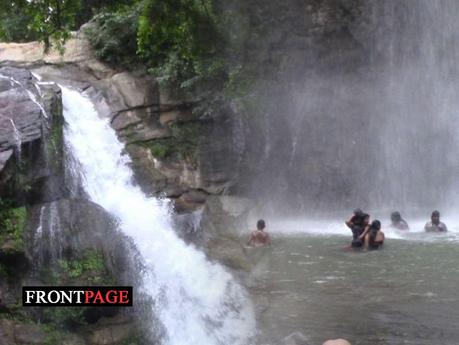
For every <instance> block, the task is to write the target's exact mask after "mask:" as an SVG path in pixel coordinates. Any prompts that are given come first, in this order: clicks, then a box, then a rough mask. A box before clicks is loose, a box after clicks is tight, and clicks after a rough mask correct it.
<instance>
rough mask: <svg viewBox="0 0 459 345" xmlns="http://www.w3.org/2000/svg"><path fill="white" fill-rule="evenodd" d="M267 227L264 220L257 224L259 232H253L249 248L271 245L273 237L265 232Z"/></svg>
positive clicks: (248, 243)
mask: <svg viewBox="0 0 459 345" xmlns="http://www.w3.org/2000/svg"><path fill="white" fill-rule="evenodd" d="M265 227H266V224H265V221H264V220H263V219H260V220H259V221H258V222H257V230H255V231H253V232H252V234H251V235H250V238H249V241H248V242H247V245H248V246H254V247H260V246H265V245H268V246H270V245H271V237H270V236H269V234H268V233H267V232H265V231H264V230H265Z"/></svg>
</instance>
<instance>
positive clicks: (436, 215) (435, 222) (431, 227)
mask: <svg viewBox="0 0 459 345" xmlns="http://www.w3.org/2000/svg"><path fill="white" fill-rule="evenodd" d="M430 220H431V221H430V222H427V223H426V225H425V227H424V230H425V231H426V232H446V231H448V228H447V227H446V225H445V223H442V222H440V212H438V211H433V212H432V216H431V217H430Z"/></svg>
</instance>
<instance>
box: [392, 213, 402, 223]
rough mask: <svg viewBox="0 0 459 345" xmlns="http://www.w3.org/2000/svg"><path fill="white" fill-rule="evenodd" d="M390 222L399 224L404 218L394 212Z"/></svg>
mask: <svg viewBox="0 0 459 345" xmlns="http://www.w3.org/2000/svg"><path fill="white" fill-rule="evenodd" d="M390 220H391V221H392V223H394V224H397V223H399V222H400V221H401V220H402V216H401V215H400V212H398V211H394V212H392V213H391V215H390Z"/></svg>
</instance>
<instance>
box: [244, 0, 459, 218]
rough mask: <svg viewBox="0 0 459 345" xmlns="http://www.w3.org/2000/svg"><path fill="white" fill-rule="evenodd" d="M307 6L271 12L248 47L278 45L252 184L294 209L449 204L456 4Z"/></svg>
mask: <svg viewBox="0 0 459 345" xmlns="http://www.w3.org/2000/svg"><path fill="white" fill-rule="evenodd" d="M332 5H333V6H332ZM278 6H279V8H277V10H280V7H282V5H278ZM286 6H287V5H286ZM302 6H305V5H302V4H299V3H296V2H293V1H291V3H290V2H289V5H288V6H287V7H288V8H290V9H291V11H295V12H294V13H293V12H292V13H291V18H293V17H295V18H296V21H295V22H292V21H289V13H288V12H287V13H286V14H283V15H278V16H277V17H276V16H274V13H275V11H276V8H270V9H268V10H271V11H272V13H271V14H270V15H273V19H272V21H273V22H272V23H269V24H266V23H265V24H264V25H265V26H264V27H265V28H266V27H268V29H266V30H261V32H262V34H261V36H257V46H256V47H255V48H254V47H252V48H251V49H255V53H256V51H258V50H260V51H264V50H263V48H264V47H270V48H271V50H272V52H271V53H270V54H268V55H267V57H266V59H267V60H269V61H268V64H271V66H272V68H271V69H269V68H268V67H265V68H267V70H266V73H264V74H263V77H262V78H261V79H260V80H258V81H257V83H256V86H255V88H254V93H253V99H255V100H256V107H257V110H256V112H257V116H259V117H258V118H256V119H249V120H248V123H249V127H250V126H251V129H250V130H249V139H248V143H247V144H246V148H247V152H248V157H249V158H248V159H247V160H248V161H249V162H248V163H246V165H245V166H243V167H242V169H243V170H244V169H245V171H244V172H243V175H244V174H245V175H246V176H247V178H246V180H247V181H246V186H247V188H246V191H247V193H248V194H249V195H251V196H253V197H255V198H256V199H258V200H259V202H260V203H262V204H263V205H266V207H267V209H271V210H275V211H277V212H278V213H290V214H303V215H311V214H317V213H324V212H331V211H343V210H345V209H353V208H354V207H363V208H366V209H367V208H368V209H378V210H387V211H389V210H395V209H398V210H401V211H403V212H405V211H408V212H411V213H413V214H418V213H419V214H425V212H428V211H431V210H432V209H433V208H439V209H445V210H452V209H453V207H454V205H455V204H456V203H457V200H458V195H457V194H458V193H457V190H458V187H459V186H458V178H457V176H459V175H458V173H459V164H458V161H457V157H458V152H459V151H458V150H459V143H458V139H457V137H458V136H457V129H458V128H459V127H458V123H457V121H458V120H457V119H458V116H457V115H458V110H459V98H458V97H457V91H458V86H457V80H458V76H459V73H458V72H459V70H458V69H459V68H458V66H457V61H458V59H457V58H458V49H457V48H458V46H459V34H458V33H459V23H458V22H457V14H458V13H459V12H458V10H459V3H457V2H456V1H453V0H442V1H435V2H432V1H428V0H422V1H404V2H400V1H390V0H384V1H366V2H361V3H356V2H352V3H351V2H345V1H328V2H322V3H320V4H319V3H317V4H316V5H315V6H311V5H309V6H306V7H305V8H302ZM299 9H302V10H304V13H305V17H304V18H303V21H298V13H302V12H301V11H299ZM279 13H281V12H279ZM295 14H296V16H295ZM264 15H265V16H269V15H267V14H266V13H265V14H264ZM276 21H277V22H276ZM253 25H255V26H256V25H257V24H256V23H255V24H253ZM269 28H271V29H272V30H269ZM274 28H276V32H279V31H284V35H277V36H276V34H275V32H274V31H273V30H274ZM293 28H297V29H298V30H297V31H295V30H293ZM302 30H305V31H306V32H308V34H306V35H304V34H300V33H299V32H302ZM260 37H261V40H259V39H260ZM252 40H254V38H253V37H252ZM249 47H250V45H249ZM260 54H261V53H260ZM254 166H256V167H254Z"/></svg>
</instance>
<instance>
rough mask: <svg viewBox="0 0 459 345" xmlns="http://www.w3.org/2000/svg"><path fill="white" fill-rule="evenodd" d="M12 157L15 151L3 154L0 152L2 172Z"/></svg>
mask: <svg viewBox="0 0 459 345" xmlns="http://www.w3.org/2000/svg"><path fill="white" fill-rule="evenodd" d="M12 155H13V150H6V151H3V152H0V171H2V170H3V168H4V167H5V165H6V163H7V162H8V160H9V159H10V158H11V156H12Z"/></svg>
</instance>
